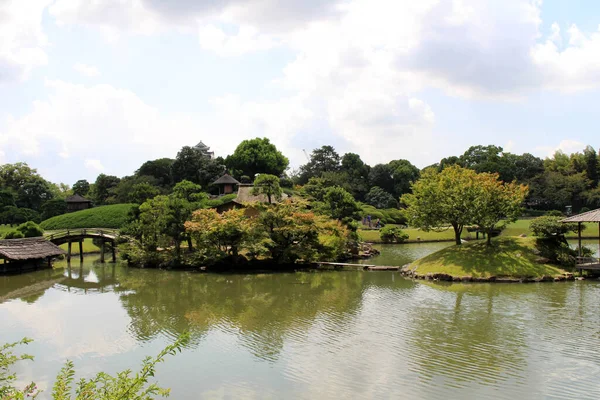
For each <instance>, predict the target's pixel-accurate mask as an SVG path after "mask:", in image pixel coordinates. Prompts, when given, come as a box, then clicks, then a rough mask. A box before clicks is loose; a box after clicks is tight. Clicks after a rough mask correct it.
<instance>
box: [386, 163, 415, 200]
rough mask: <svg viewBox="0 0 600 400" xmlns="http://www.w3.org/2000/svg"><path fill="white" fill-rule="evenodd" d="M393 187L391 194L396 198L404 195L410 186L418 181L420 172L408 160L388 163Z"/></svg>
mask: <svg viewBox="0 0 600 400" xmlns="http://www.w3.org/2000/svg"><path fill="white" fill-rule="evenodd" d="M388 166H389V168H390V170H391V176H392V180H393V182H394V183H393V185H394V191H393V192H391V193H392V194H393V195H394V197H396V198H398V197H400V196H402V195H403V194H404V193H408V192H410V185H411V184H412V183H413V182H415V181H416V180H417V179H419V175H420V171H419V169H418V168H417V167H415V166H414V165H412V164H411V163H410V161H408V160H393V161H390V162H389V163H388Z"/></svg>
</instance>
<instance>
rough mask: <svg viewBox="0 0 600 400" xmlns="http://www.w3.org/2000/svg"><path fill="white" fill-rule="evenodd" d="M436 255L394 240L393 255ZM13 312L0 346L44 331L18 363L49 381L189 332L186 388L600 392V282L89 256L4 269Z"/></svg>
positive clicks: (223, 393) (433, 395) (525, 394)
mask: <svg viewBox="0 0 600 400" xmlns="http://www.w3.org/2000/svg"><path fill="white" fill-rule="evenodd" d="M415 246H419V245H415ZM420 246H428V245H420ZM435 246H439V244H435V245H434V246H431V247H429V251H431V250H434V247H435ZM426 251H428V250H427V248H426V247H414V246H407V247H402V246H396V247H389V246H386V247H385V248H384V254H383V255H382V256H381V258H380V261H381V260H382V259H383V258H384V257H388V256H389V255H390V254H394V255H393V256H391V257H392V258H391V259H388V260H385V263H391V262H394V260H396V261H395V262H394V263H396V264H398V265H400V264H404V263H405V262H408V261H410V260H408V261H405V259H402V257H405V256H406V257H407V258H406V259H409V258H410V257H413V256H415V255H418V254H421V253H420V252H426ZM404 252H406V254H404V255H403V253H404ZM407 254H408V255H407ZM382 263H383V262H382ZM0 321H1V325H0V331H1V333H2V334H1V336H0V341H2V342H4V341H12V340H17V339H20V338H21V337H23V336H28V337H31V338H33V339H35V342H34V343H33V344H31V345H30V346H28V348H27V351H28V352H29V353H32V354H34V355H35V356H36V362H35V363H25V364H21V367H20V369H19V370H18V372H19V374H20V375H21V376H22V377H23V378H24V379H29V378H32V377H33V378H35V380H36V381H37V382H38V384H40V386H42V387H47V385H49V384H50V383H51V382H53V377H54V376H55V375H56V373H57V372H58V370H59V368H60V366H61V364H62V363H63V362H64V361H65V360H66V359H71V360H73V361H74V362H75V365H76V368H77V372H78V374H79V375H84V376H91V375H93V374H94V373H96V372H97V371H100V370H105V371H110V372H115V371H118V370H122V369H125V368H136V367H137V366H138V365H139V363H140V361H141V360H142V358H143V357H144V356H145V355H150V354H156V353H157V352H158V351H159V350H160V349H162V348H163V347H164V345H165V344H167V343H169V342H171V341H172V340H173V339H174V338H175V337H176V336H177V335H178V334H179V333H181V332H183V331H191V332H192V336H193V340H192V342H191V344H190V345H189V346H188V348H187V349H185V350H184V352H183V353H182V354H179V355H177V356H175V357H173V358H169V359H168V360H167V361H166V362H165V363H164V364H161V365H160V366H159V368H158V372H157V376H158V380H159V382H160V383H161V384H162V385H163V386H166V387H171V388H172V396H171V398H173V399H197V398H232V399H233V398H235V399H238V398H251V399H252V398H260V399H263V398H276V399H281V398H305V399H328V398H335V399H338V398H365V399H371V398H394V399H397V398H403V399H404V398H406V399H464V398H473V399H481V398H489V399H524V398H527V399H541V398H556V399H569V398H571V399H582V398H589V399H598V398H600V381H599V380H598V376H600V353H599V352H598V350H597V349H598V348H599V347H600V282H595V281H584V282H568V283H552V284H548V283H546V284H526V285H525V284H514V285H511V284H506V285H500V284H498V285H489V284H472V285H464V284H455V285H449V286H442V285H430V284H425V283H416V282H412V281H408V280H404V279H402V278H401V277H400V276H399V275H398V274H397V273H393V272H322V273H296V274H269V275H251V276H244V275H203V274H193V273H185V272H168V271H155V270H137V269H128V268H126V267H124V266H122V265H112V264H105V265H101V264H99V263H95V262H92V259H91V258H88V259H86V262H85V264H84V265H82V266H81V267H80V266H79V265H78V264H74V266H73V267H72V268H71V269H66V268H57V269H55V270H52V271H41V272H36V273H30V274H27V275H20V276H11V277H0ZM48 394H49V391H47V392H46V395H48ZM46 398H47V397H46Z"/></svg>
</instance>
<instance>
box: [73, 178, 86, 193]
mask: <svg viewBox="0 0 600 400" xmlns="http://www.w3.org/2000/svg"><path fill="white" fill-rule="evenodd" d="M89 192H90V183H89V182H88V181H87V180H85V179H80V180H78V181H77V182H75V183H74V184H73V193H74V194H78V195H80V196H83V197H85V196H87V194H88V193H89Z"/></svg>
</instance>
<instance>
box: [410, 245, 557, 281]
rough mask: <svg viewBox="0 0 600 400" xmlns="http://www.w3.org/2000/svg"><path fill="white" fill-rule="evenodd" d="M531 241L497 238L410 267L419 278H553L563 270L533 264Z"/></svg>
mask: <svg viewBox="0 0 600 400" xmlns="http://www.w3.org/2000/svg"><path fill="white" fill-rule="evenodd" d="M534 243H535V239H534V238H518V237H499V238H496V239H494V240H493V242H492V246H487V245H486V243H485V242H476V243H469V244H463V245H462V246H450V247H447V248H445V249H442V250H440V251H438V252H435V253H433V254H430V255H428V256H426V257H423V258H421V259H420V260H417V261H415V262H414V263H412V264H411V268H415V267H416V272H417V273H418V274H420V275H424V274H427V273H430V272H431V273H444V274H448V275H452V276H461V277H462V276H471V277H476V278H485V277H490V276H496V277H511V278H524V277H541V276H544V275H549V276H555V275H560V274H562V273H564V271H563V270H561V269H560V268H557V267H555V266H552V265H548V264H540V263H538V262H537V256H536V255H535V254H534V252H533V251H534Z"/></svg>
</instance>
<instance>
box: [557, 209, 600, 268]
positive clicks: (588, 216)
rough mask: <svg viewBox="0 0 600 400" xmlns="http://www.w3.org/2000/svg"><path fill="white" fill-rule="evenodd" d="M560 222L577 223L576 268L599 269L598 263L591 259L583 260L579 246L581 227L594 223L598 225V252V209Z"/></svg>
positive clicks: (599, 231)
mask: <svg viewBox="0 0 600 400" xmlns="http://www.w3.org/2000/svg"><path fill="white" fill-rule="evenodd" d="M560 222H563V223H577V226H578V229H577V240H578V249H579V257H578V258H577V264H578V265H577V268H579V269H600V262H599V261H598V260H596V259H593V258H591V259H590V258H589V257H588V258H584V257H583V253H582V251H581V250H582V246H581V230H582V229H581V228H582V225H583V224H584V223H586V222H595V223H597V224H598V246H599V248H598V250H599V251H600V208H598V209H596V210H592V211H588V212H584V213H581V214H578V215H574V216H572V217H569V218H565V219H563V220H561V221H560Z"/></svg>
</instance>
